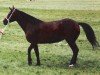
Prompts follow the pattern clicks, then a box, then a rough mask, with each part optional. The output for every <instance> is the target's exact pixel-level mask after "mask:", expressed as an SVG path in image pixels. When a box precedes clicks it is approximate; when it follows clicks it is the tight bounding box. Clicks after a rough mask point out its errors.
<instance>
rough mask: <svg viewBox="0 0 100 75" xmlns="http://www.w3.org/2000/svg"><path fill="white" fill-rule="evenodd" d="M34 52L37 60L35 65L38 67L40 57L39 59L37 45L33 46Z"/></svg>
mask: <svg viewBox="0 0 100 75" xmlns="http://www.w3.org/2000/svg"><path fill="white" fill-rule="evenodd" d="M33 48H34V51H35V55H36V58H37V64H36V65H40V57H39V49H38V45H37V44H36V45H34V47H33Z"/></svg>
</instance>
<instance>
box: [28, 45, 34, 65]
mask: <svg viewBox="0 0 100 75" xmlns="http://www.w3.org/2000/svg"><path fill="white" fill-rule="evenodd" d="M32 48H33V46H32V44H31V45H30V46H29V48H28V65H32V58H31V50H32Z"/></svg>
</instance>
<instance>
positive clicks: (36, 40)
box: [3, 6, 99, 67]
mask: <svg viewBox="0 0 100 75" xmlns="http://www.w3.org/2000/svg"><path fill="white" fill-rule="evenodd" d="M9 9H10V12H9V13H8V15H7V16H6V18H4V20H3V24H4V25H7V24H9V23H11V22H14V21H16V22H17V23H18V24H19V26H20V27H21V28H22V30H23V31H24V33H25V37H26V40H27V41H28V42H29V43H30V46H29V47H28V65H32V58H31V50H32V49H34V51H35V55H36V58H37V64H36V65H40V64H41V63H40V56H39V49H38V44H46V43H49V44H51V43H56V42H60V41H62V40H66V42H67V43H68V44H69V46H70V47H71V49H72V52H73V55H72V58H71V60H70V63H69V67H70V66H74V65H75V64H76V61H77V55H78V52H79V48H78V46H77V45H76V40H77V38H78V36H79V34H80V26H81V27H82V28H83V30H84V31H85V33H86V37H87V39H88V41H89V42H90V44H91V45H92V47H93V48H94V47H98V46H99V43H98V42H97V40H96V37H95V34H94V31H93V29H92V28H91V26H90V25H89V24H87V23H83V22H77V21H75V20H72V19H69V18H65V19H61V20H58V21H51V22H44V21H42V20H40V19H37V18H35V17H33V16H31V15H29V14H27V13H25V12H23V11H21V10H19V9H17V8H15V7H14V6H13V7H12V8H10V7H9Z"/></svg>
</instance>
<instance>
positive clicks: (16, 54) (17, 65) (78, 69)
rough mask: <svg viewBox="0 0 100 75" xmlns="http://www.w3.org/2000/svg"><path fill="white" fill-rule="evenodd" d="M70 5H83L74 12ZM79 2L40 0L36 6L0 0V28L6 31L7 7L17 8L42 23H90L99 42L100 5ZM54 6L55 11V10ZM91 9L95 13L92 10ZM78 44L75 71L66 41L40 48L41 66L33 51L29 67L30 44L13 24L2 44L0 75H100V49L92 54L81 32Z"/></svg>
mask: <svg viewBox="0 0 100 75" xmlns="http://www.w3.org/2000/svg"><path fill="white" fill-rule="evenodd" d="M68 2H69V4H70V3H71V4H73V3H76V2H78V3H77V4H80V3H81V5H80V7H78V8H77V9H75V7H74V5H72V7H70V9H71V10H68V8H67V7H66V6H67V4H66V3H68ZM76 2H75V1H74V0H71V1H70V0H67V1H66V0H44V1H43V0H37V1H36V2H33V1H32V2H30V1H28V0H20V1H17V0H0V28H3V27H4V26H3V23H2V20H3V18H4V17H5V16H6V15H7V13H8V11H9V9H8V7H9V6H12V5H13V4H14V5H15V6H16V7H17V8H18V9H20V10H22V11H24V12H26V13H28V14H30V15H32V16H34V17H36V18H39V19H41V20H43V21H53V20H59V19H63V18H71V19H74V20H76V21H82V22H87V23H89V24H90V25H91V26H92V28H93V29H94V31H95V34H96V37H97V40H98V41H99V42H100V35H99V34H100V27H99V24H100V17H99V15H100V10H99V3H100V1H99V0H95V1H93V0H84V2H85V3H83V1H82V0H76ZM52 3H53V4H55V6H56V7H55V6H54V5H53V6H52ZM92 3H94V4H92ZM23 4H24V5H23ZM45 4H46V5H45ZM63 4H65V5H63ZM82 4H83V5H84V4H85V6H84V7H87V8H86V9H84V10H83V5H82ZM26 5H27V6H26ZM60 5H61V6H60ZM93 5H94V6H95V7H97V8H95V9H96V10H93V9H94V7H93ZM45 6H46V7H45ZM68 7H69V6H68ZM90 7H91V8H93V9H91V10H90ZM79 9H81V10H79ZM77 44H78V47H79V49H80V51H79V55H78V61H77V63H78V65H77V66H75V67H74V68H69V67H68V64H69V62H70V59H71V57H72V51H71V49H70V47H69V46H68V45H66V42H65V41H62V42H60V43H55V44H45V45H44V44H41V45H40V44H39V49H40V57H41V63H42V65H41V66H40V67H38V66H35V64H36V57H35V54H34V51H32V59H33V65H32V66H28V65H27V48H28V46H29V43H28V42H27V41H26V38H25V36H24V32H23V31H22V29H21V28H20V27H19V25H18V24H17V23H16V22H13V23H11V24H10V25H9V26H8V28H7V29H6V31H5V35H3V37H2V39H1V40H0V75H100V49H95V50H92V47H91V45H90V44H89V42H88V41H87V39H86V37H85V34H84V32H83V30H81V34H80V36H79V38H78V40H77Z"/></svg>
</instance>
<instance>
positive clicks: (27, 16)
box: [17, 9, 43, 24]
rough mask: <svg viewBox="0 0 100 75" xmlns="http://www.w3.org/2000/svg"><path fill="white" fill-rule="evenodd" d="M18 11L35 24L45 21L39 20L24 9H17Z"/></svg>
mask: <svg viewBox="0 0 100 75" xmlns="http://www.w3.org/2000/svg"><path fill="white" fill-rule="evenodd" d="M17 11H18V12H19V13H20V14H21V15H20V16H23V17H24V18H25V19H26V20H27V21H30V22H31V23H33V24H37V23H40V22H43V21H42V20H39V19H37V18H35V17H33V16H31V15H29V14H27V13H25V12H23V11H20V10H18V9H17Z"/></svg>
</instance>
